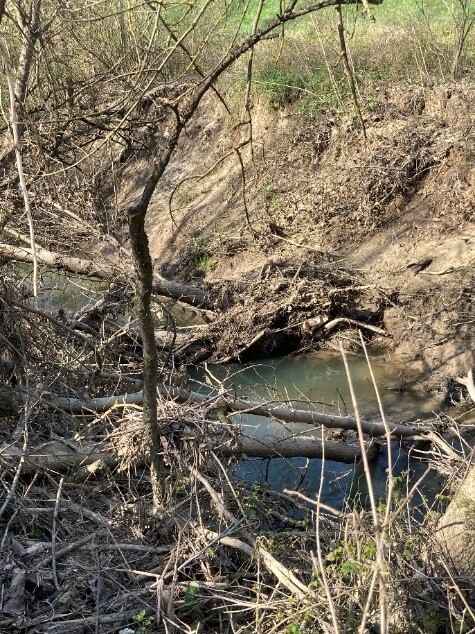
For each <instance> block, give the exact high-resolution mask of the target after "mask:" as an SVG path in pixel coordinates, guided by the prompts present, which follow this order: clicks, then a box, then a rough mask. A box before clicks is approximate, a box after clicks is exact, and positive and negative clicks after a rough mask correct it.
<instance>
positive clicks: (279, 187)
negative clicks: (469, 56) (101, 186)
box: [122, 83, 475, 387]
mask: <svg viewBox="0 0 475 634" xmlns="http://www.w3.org/2000/svg"><path fill="white" fill-rule="evenodd" d="M474 98H475V87H474V86H472V85H468V84H459V85H454V86H450V87H447V86H444V87H439V86H435V87H427V88H424V89H423V88H414V87H411V86H402V85H401V86H394V85H386V84H384V83H381V84H380V85H377V86H373V89H372V94H369V95H366V104H367V105H366V114H365V121H366V127H367V137H368V141H367V143H365V142H364V139H363V136H362V133H361V130H360V129H358V127H357V125H356V123H355V120H354V118H353V116H352V115H351V114H348V113H346V114H342V113H337V112H334V113H329V114H326V115H324V116H322V115H320V116H318V117H317V116H307V117H305V118H302V117H301V116H297V115H295V114H293V112H291V111H285V110H284V111H283V110H279V111H275V110H272V109H271V108H269V107H267V106H266V105H265V104H261V103H255V105H254V110H253V114H254V123H253V137H254V145H253V150H254V152H253V156H251V152H250V149H249V147H248V148H247V149H246V151H245V152H244V153H243V162H244V163H245V166H246V173H245V182H244V183H243V179H242V173H241V167H240V163H239V161H238V160H237V158H236V153H235V152H232V147H233V146H235V145H236V144H237V143H238V142H239V141H242V139H243V137H242V136H241V135H242V134H243V133H242V132H239V130H242V128H240V127H236V126H234V127H233V126H232V123H235V122H229V121H227V120H226V118H225V116H224V111H223V109H222V107H221V105H220V104H219V103H218V102H217V101H215V100H214V98H212V97H209V98H208V99H207V100H206V101H205V103H204V104H203V105H202V110H201V112H200V114H199V116H198V117H197V118H196V119H195V121H194V123H193V124H192V125H191V126H190V127H189V129H188V130H187V133H186V134H185V135H183V138H182V141H181V143H180V146H179V148H178V152H177V153H176V155H175V157H174V159H173V161H172V163H171V164H170V166H169V168H168V170H167V171H166V173H165V177H164V180H163V181H162V184H161V187H160V190H159V191H158V192H157V193H156V195H155V196H154V198H153V199H152V204H151V207H150V210H149V216H148V230H149V235H150V240H151V248H152V253H153V257H154V258H155V262H156V267H157V269H159V270H160V271H161V272H162V273H165V274H167V275H170V274H172V275H178V276H180V277H182V278H183V279H186V280H187V281H189V282H192V283H198V281H199V279H200V278H203V277H205V278H206V280H208V281H211V282H216V281H218V280H219V281H221V282H223V281H225V280H233V281H239V282H240V283H241V286H240V288H241V292H242V293H243V294H242V296H241V298H240V299H239V301H238V302H237V304H236V305H235V307H234V308H233V309H232V311H231V312H229V313H228V316H227V320H226V322H225V323H224V324H223V323H222V321H221V323H220V325H219V328H220V334H219V335H218V333H217V332H215V333H214V334H213V333H212V337H211V338H213V336H214V337H216V338H219V339H220V345H219V346H218V347H216V346H215V347H214V348H213V351H212V352H213V357H212V358H215V359H226V358H231V357H236V356H238V355H239V352H240V351H246V354H251V352H252V350H251V349H250V348H254V349H255V350H254V351H255V353H256V354H262V353H273V354H276V353H281V352H288V351H290V350H295V349H298V348H299V347H300V348H301V347H302V345H303V346H305V345H306V343H307V342H308V341H307V340H308V337H307V339H305V336H304V337H303V338H302V337H300V339H299V338H298V337H297V339H299V340H298V341H297V339H296V338H295V335H296V328H297V324H299V323H301V322H302V321H305V319H308V318H312V317H314V316H317V315H325V316H326V317H327V318H328V319H330V318H332V317H336V316H350V315H353V316H354V315H355V311H356V312H357V311H362V310H363V311H364V310H366V311H368V315H370V316H371V318H372V319H373V317H374V314H375V311H376V312H378V311H379V313H378V314H379V316H380V321H379V324H380V325H381V326H383V327H384V328H385V329H386V331H387V333H388V334H389V335H390V337H389V338H388V339H386V345H388V346H389V347H390V348H391V349H392V350H393V351H394V353H395V354H397V355H399V356H401V357H402V358H403V359H404V360H406V361H407V362H410V363H415V364H416V365H417V367H418V368H419V369H420V370H421V371H423V372H424V373H425V374H426V376H427V377H430V382H431V383H432V384H433V385H434V386H439V387H440V386H444V387H445V386H446V385H447V382H448V381H449V379H450V377H455V376H457V375H461V374H464V373H466V371H467V370H468V368H469V367H470V366H471V365H472V362H473V359H472V349H473V343H474V342H473V334H472V328H471V323H472V321H473V309H472V302H473V291H472V287H473V283H472V278H473V275H472V272H471V271H472V267H471V264H472V262H473V260H474V259H475V224H474V211H475V197H474V193H473V191H474V190H473V186H474V183H475V128H474V123H475V113H474V110H473V103H474ZM368 104H369V105H368ZM227 152H230V154H229V156H228V157H227V158H226V159H225V160H223V161H221V162H219V163H218V161H219V160H220V159H221V158H222V157H223V156H224V155H225V154H226V153H227ZM123 187H124V189H123V192H122V195H123V196H125V195H126V193H125V192H126V190H127V191H129V192H130V189H131V187H132V188H133V187H134V183H133V179H131V176H130V175H129V178H127V179H124V180H123ZM243 188H244V192H245V198H244V199H243V195H242V193H243ZM284 263H285V264H284ZM322 266H323V268H321V267H322ZM319 267H320V268H319ZM317 270H318V271H319V272H318V273H317V272H316V271H317ZM322 271H324V273H322ZM330 278H331V280H332V282H331V283H329V281H328V280H329V279H330ZM350 278H351V279H352V280H355V281H354V283H353V286H356V287H357V289H359V291H358V290H356V291H355V290H353V291H352V292H351V293H349V295H348V296H345V297H344V298H343V299H341V298H340V299H341V301H340V302H339V303H335V301H336V300H335V298H336V297H339V292H337V293H336V294H333V295H332V294H331V293H332V290H333V291H335V290H337V289H338V288H339V286H340V285H343V286H345V285H346V286H348V283H347V282H348V280H349V279H350ZM337 279H338V280H339V281H338V282H336V281H335V280H337ZM343 280H345V281H343ZM329 284H330V285H329ZM349 296H351V301H350V302H349V299H348V297H349ZM348 302H349V303H350V304H351V306H350V305H349V303H348ZM383 309H384V310H383ZM283 314H285V315H286V317H285V319H284V320H283V317H282V315H283ZM360 316H361V315H360ZM244 322H246V326H245V325H244ZM373 323H374V319H373ZM263 329H267V330H266V333H265V335H262V336H261V337H260V338H259V341H260V345H259V346H255V345H254V344H253V345H252V346H251V347H249V343H250V341H251V340H252V339H253V337H255V336H256V335H258V334H259V333H260V332H261V331H262V330H263ZM279 329H280V330H281V333H282V332H284V331H285V333H286V335H285V337H284V336H283V335H277V331H278V330H279ZM244 330H245V331H246V333H247V336H246V337H243V331H244ZM230 331H232V332H233V333H234V336H233V337H229V336H228V335H229V332H230ZM301 334H302V333H301ZM317 340H318V337H317ZM316 343H317V344H318V341H316Z"/></svg>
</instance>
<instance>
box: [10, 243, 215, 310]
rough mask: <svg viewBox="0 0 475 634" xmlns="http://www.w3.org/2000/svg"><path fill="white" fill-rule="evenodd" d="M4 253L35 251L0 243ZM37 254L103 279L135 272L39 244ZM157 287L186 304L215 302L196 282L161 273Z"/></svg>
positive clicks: (28, 258) (23, 258)
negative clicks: (173, 279) (168, 277)
mask: <svg viewBox="0 0 475 634" xmlns="http://www.w3.org/2000/svg"><path fill="white" fill-rule="evenodd" d="M0 255H2V256H3V257H5V258H8V259H10V260H17V261H18V262H28V263H32V262H33V252H32V250H31V249H28V248H26V247H18V246H17V247H15V246H11V245H10V244H0ZM36 255H37V260H38V264H39V265H43V266H47V267H49V268H52V269H60V270H64V271H68V272H69V273H73V274H74V275H83V276H86V277H93V278H97V279H100V280H104V279H107V280H114V281H120V280H123V281H124V283H125V278H126V277H127V276H130V275H131V274H130V273H127V272H122V271H118V270H117V269H115V268H114V267H112V266H108V265H107V264H98V263H96V262H93V261H91V260H82V259H81V258H74V257H69V256H65V255H62V254H60V253H55V252H54V251H47V250H46V249H42V248H41V247H38V246H37V247H36ZM153 290H154V291H155V292H156V293H158V294H159V295H163V296H164V297H171V298H173V299H177V300H180V301H181V302H183V303H185V304H191V305H192V306H197V307H204V308H209V307H211V305H212V300H211V298H210V296H209V293H208V291H206V290H203V289H201V288H196V287H195V286H188V285H187V284H180V283H178V282H173V281H170V280H165V279H163V278H161V277H158V276H156V277H155V278H154V281H153Z"/></svg>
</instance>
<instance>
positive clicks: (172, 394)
mask: <svg viewBox="0 0 475 634" xmlns="http://www.w3.org/2000/svg"><path fill="white" fill-rule="evenodd" d="M158 391H159V393H160V394H161V396H163V397H164V398H168V399H173V400H176V401H178V402H179V403H185V402H187V401H193V402H195V403H205V404H206V403H207V404H208V405H209V407H210V408H217V407H224V408H226V410H227V411H230V412H241V413H246V414H253V415H256V416H266V417H272V418H277V419H279V420H282V421H285V422H287V423H304V424H307V425H314V426H317V427H320V426H323V427H326V428H328V429H346V430H352V431H356V432H357V431H358V423H357V421H356V419H354V418H352V417H351V416H333V415H331V414H321V413H319V412H312V411H306V410H298V409H292V406H291V405H289V406H288V407H281V406H275V405H272V404H265V403H256V402H254V401H246V400H244V399H239V398H233V397H232V396H231V395H220V396H218V397H210V396H206V395H204V394H197V393H196V392H189V391H188V390H178V389H174V388H166V387H164V386H158ZM44 402H45V403H48V402H49V403H50V404H51V405H52V406H53V407H56V408H60V409H64V410H67V411H68V412H71V413H81V412H87V411H91V412H105V411H107V410H109V409H111V408H112V407H117V406H121V405H122V406H126V405H142V402H143V395H142V392H133V393H130V394H121V395H119V396H105V397H102V398H95V399H91V400H88V401H85V400H81V399H77V398H64V397H56V398H50V399H48V400H46V401H45V400H44ZM360 424H361V429H362V431H363V433H365V434H368V435H369V436H373V437H382V436H386V435H387V434H389V435H390V436H391V438H407V439H408V438H411V439H424V438H426V439H427V438H429V435H430V432H429V431H428V430H426V429H421V428H418V427H412V426H410V425H400V424H397V423H386V425H385V424H384V423H380V422H373V421H366V420H361V421H360Z"/></svg>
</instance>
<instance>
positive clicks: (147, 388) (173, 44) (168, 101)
mask: <svg viewBox="0 0 475 634" xmlns="http://www.w3.org/2000/svg"><path fill="white" fill-rule="evenodd" d="M381 2H382V0H371V4H381ZM147 4H148V7H149V9H150V10H151V11H152V12H153V13H154V15H155V16H156V21H157V25H161V26H162V27H163V28H164V29H165V32H166V33H167V34H168V36H169V39H168V43H169V47H168V50H167V53H166V55H165V57H164V59H163V62H162V63H161V65H160V66H159V67H158V68H157V69H156V71H155V72H157V74H160V73H163V72H165V71H166V70H167V67H168V66H171V65H172V63H173V61H174V56H175V55H180V56H181V57H183V56H184V57H185V58H186V59H187V61H188V68H189V69H190V70H193V71H194V77H193V79H192V80H191V81H188V82H186V83H185V85H184V87H183V88H182V89H181V90H180V89H179V90H178V92H177V90H176V87H175V85H174V84H173V83H170V86H169V87H170V92H169V94H167V91H166V90H164V91H162V95H163V96H161V97H159V99H160V103H161V105H162V107H163V108H164V109H165V110H167V111H168V114H169V116H168V117H167V136H168V138H167V142H166V143H165V144H164V145H163V146H161V147H156V148H155V149H156V153H154V154H151V156H152V158H151V164H150V172H149V175H148V178H147V180H146V182H145V185H144V186H143V189H142V192H141V195H140V196H139V197H138V198H136V199H135V201H134V202H133V203H132V204H130V205H128V206H127V207H126V209H125V211H126V212H127V217H128V226H129V235H130V243H131V248H132V253H133V258H134V265H135V270H136V274H137V311H138V316H139V320H140V325H141V329H142V336H143V355H144V388H143V396H144V401H143V417H144V424H145V427H146V429H147V430H148V433H149V435H150V457H151V464H152V487H153V499H154V505H155V506H157V507H160V506H161V505H162V504H163V502H164V496H165V487H164V473H165V470H164V465H163V464H162V460H161V455H162V452H161V442H160V434H161V431H160V426H159V423H158V417H157V381H158V354H157V346H156V342H155V337H154V326H153V317H152V311H151V296H152V292H153V269H152V259H151V256H150V249H149V242H148V238H147V233H146V230H145V219H146V214H147V210H148V207H149V204H150V201H151V198H152V196H153V194H154V192H155V191H156V189H157V187H158V186H159V183H160V179H161V178H162V176H163V174H164V172H165V169H166V168H167V166H168V164H169V162H170V160H171V158H172V156H173V154H174V152H175V150H176V148H177V144H178V141H179V138H180V135H181V134H182V132H183V130H184V129H185V127H186V126H187V124H188V123H189V122H190V121H191V119H192V118H193V116H194V115H195V114H196V112H197V110H198V107H199V105H200V103H201V101H202V99H203V97H204V96H205V95H206V94H207V93H208V92H209V91H210V90H216V88H215V87H216V84H217V82H218V80H219V79H220V78H221V77H222V76H223V75H224V74H225V73H226V71H227V70H228V69H229V68H230V67H231V66H232V65H233V64H234V63H235V62H236V61H237V60H238V59H240V58H241V57H243V56H245V55H249V63H248V90H247V92H246V99H248V98H249V87H250V81H251V77H252V52H253V50H254V48H255V47H256V46H257V45H258V44H260V43H263V45H264V42H265V40H267V39H269V38H271V37H272V36H273V34H274V33H276V32H279V31H281V30H282V28H283V27H284V26H285V25H286V24H289V23H292V22H294V21H296V20H299V19H302V18H304V17H305V16H308V15H310V14H312V13H315V12H317V11H320V10H323V9H327V8H330V7H337V8H340V7H341V5H346V4H358V0H323V1H322V2H318V3H315V4H310V5H306V6H300V3H298V2H297V0H291V2H289V3H288V4H287V5H283V4H282V5H281V9H280V11H279V12H278V14H277V16H276V17H275V18H274V19H272V20H270V21H268V22H267V23H265V24H262V25H261V24H260V19H259V18H260V16H261V14H262V10H263V7H264V0H260V2H259V4H258V6H257V8H256V9H255V16H254V22H253V27H252V32H251V33H250V34H249V35H247V36H246V37H244V38H243V39H242V40H241V41H238V40H239V33H234V34H233V35H232V36H231V37H230V38H229V42H227V43H226V45H225V47H224V50H225V53H224V55H222V56H221V58H220V59H218V60H216V59H213V58H211V59H210V60H209V62H208V63H207V58H206V54H205V53H206V40H205V44H204V45H203V43H202V42H199V44H198V45H197V44H196V34H197V33H198V32H199V30H200V29H201V27H202V25H203V23H204V22H205V19H206V18H207V11H208V10H210V9H211V8H212V7H214V4H215V3H213V2H211V1H209V0H208V2H205V3H204V4H198V3H197V4H196V5H195V4H192V5H188V7H187V9H186V10H185V15H186V20H185V19H183V20H180V19H178V20H177V19H176V13H175V15H173V13H174V12H173V11H170V13H171V14H172V15H170V18H169V17H168V13H169V12H168V11H167V8H166V7H165V5H163V4H161V3H158V2H148V3H147ZM364 4H365V6H367V5H368V2H366V1H365V3H364ZM276 6H277V5H276ZM246 8H247V7H246ZM172 16H173V17H172ZM227 18H229V16H228V15H227V14H226V15H222V16H221V18H220V19H222V20H224V19H227ZM242 18H243V16H241V20H242ZM170 19H171V20H173V21H170ZM241 20H238V23H240V22H241ZM193 42H194V47H195V48H192V43H193ZM153 81H154V80H153V79H150V81H149V86H151V85H152V84H153ZM247 111H248V112H249V109H247ZM247 123H248V125H249V127H250V128H251V121H250V119H249V120H248V122H247ZM250 136H251V135H250V134H249V137H250Z"/></svg>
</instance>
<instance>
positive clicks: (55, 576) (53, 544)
mask: <svg viewBox="0 0 475 634" xmlns="http://www.w3.org/2000/svg"><path fill="white" fill-rule="evenodd" d="M63 482H64V477H62V478H61V479H60V480H59V485H58V491H57V493H56V503H55V505H54V515H53V527H52V530H51V568H52V571H53V581H54V585H55V587H56V590H60V586H59V582H58V574H57V570H56V537H57V533H58V531H57V528H58V527H57V522H58V514H59V505H60V502H61V491H62V488H63Z"/></svg>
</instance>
